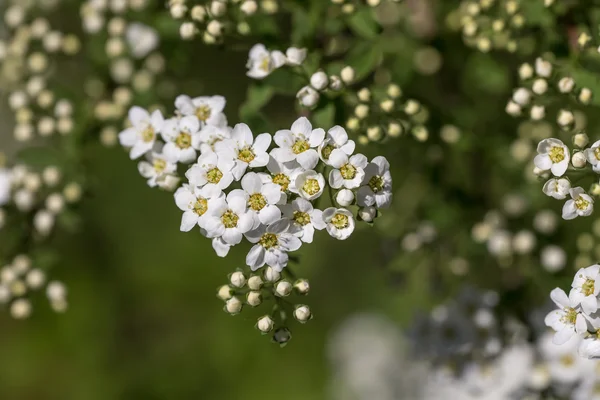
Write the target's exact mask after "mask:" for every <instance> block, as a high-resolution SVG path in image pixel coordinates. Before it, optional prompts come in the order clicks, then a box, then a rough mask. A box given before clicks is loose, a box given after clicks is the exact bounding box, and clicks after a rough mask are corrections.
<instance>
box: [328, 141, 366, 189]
mask: <svg viewBox="0 0 600 400" xmlns="http://www.w3.org/2000/svg"><path fill="white" fill-rule="evenodd" d="M329 163H330V164H331V166H332V167H333V168H335V169H333V170H332V171H331V172H330V173H329V185H330V186H331V187H332V188H334V189H339V188H341V187H345V188H346V189H355V188H357V187H359V186H360V185H361V183H362V182H363V179H364V177H365V168H366V167H367V165H368V164H369V161H368V160H367V157H365V156H364V155H363V154H355V155H353V156H351V157H350V158H348V156H347V155H346V153H344V152H343V151H342V150H340V149H336V150H334V151H333V152H332V153H331V156H330V157H329Z"/></svg>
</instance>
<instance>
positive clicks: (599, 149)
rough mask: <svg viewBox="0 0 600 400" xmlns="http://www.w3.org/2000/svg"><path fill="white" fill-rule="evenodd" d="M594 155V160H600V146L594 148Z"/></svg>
mask: <svg viewBox="0 0 600 400" xmlns="http://www.w3.org/2000/svg"><path fill="white" fill-rule="evenodd" d="M594 156H595V157H596V160H600V147H596V148H595V149H594Z"/></svg>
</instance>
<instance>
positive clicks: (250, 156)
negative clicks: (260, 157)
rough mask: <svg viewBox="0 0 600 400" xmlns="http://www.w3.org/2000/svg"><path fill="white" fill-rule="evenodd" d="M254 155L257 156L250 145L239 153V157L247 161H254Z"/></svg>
mask: <svg viewBox="0 0 600 400" xmlns="http://www.w3.org/2000/svg"><path fill="white" fill-rule="evenodd" d="M254 157H255V156H254V152H253V151H252V148H250V147H244V148H243V149H242V150H240V152H239V153H238V159H240V160H242V161H243V162H245V163H250V162H252V160H254Z"/></svg>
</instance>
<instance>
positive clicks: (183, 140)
mask: <svg viewBox="0 0 600 400" xmlns="http://www.w3.org/2000/svg"><path fill="white" fill-rule="evenodd" d="M175 145H177V147H179V148H180V149H188V148H190V147H191V146H192V135H190V134H189V133H186V132H180V133H179V136H177V138H175Z"/></svg>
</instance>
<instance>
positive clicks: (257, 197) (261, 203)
mask: <svg viewBox="0 0 600 400" xmlns="http://www.w3.org/2000/svg"><path fill="white" fill-rule="evenodd" d="M248 205H249V206H250V208H251V209H253V210H254V211H260V210H262V209H263V208H265V206H266V205H267V200H265V196H263V195H262V194H260V193H254V194H253V195H251V196H250V199H248Z"/></svg>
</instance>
